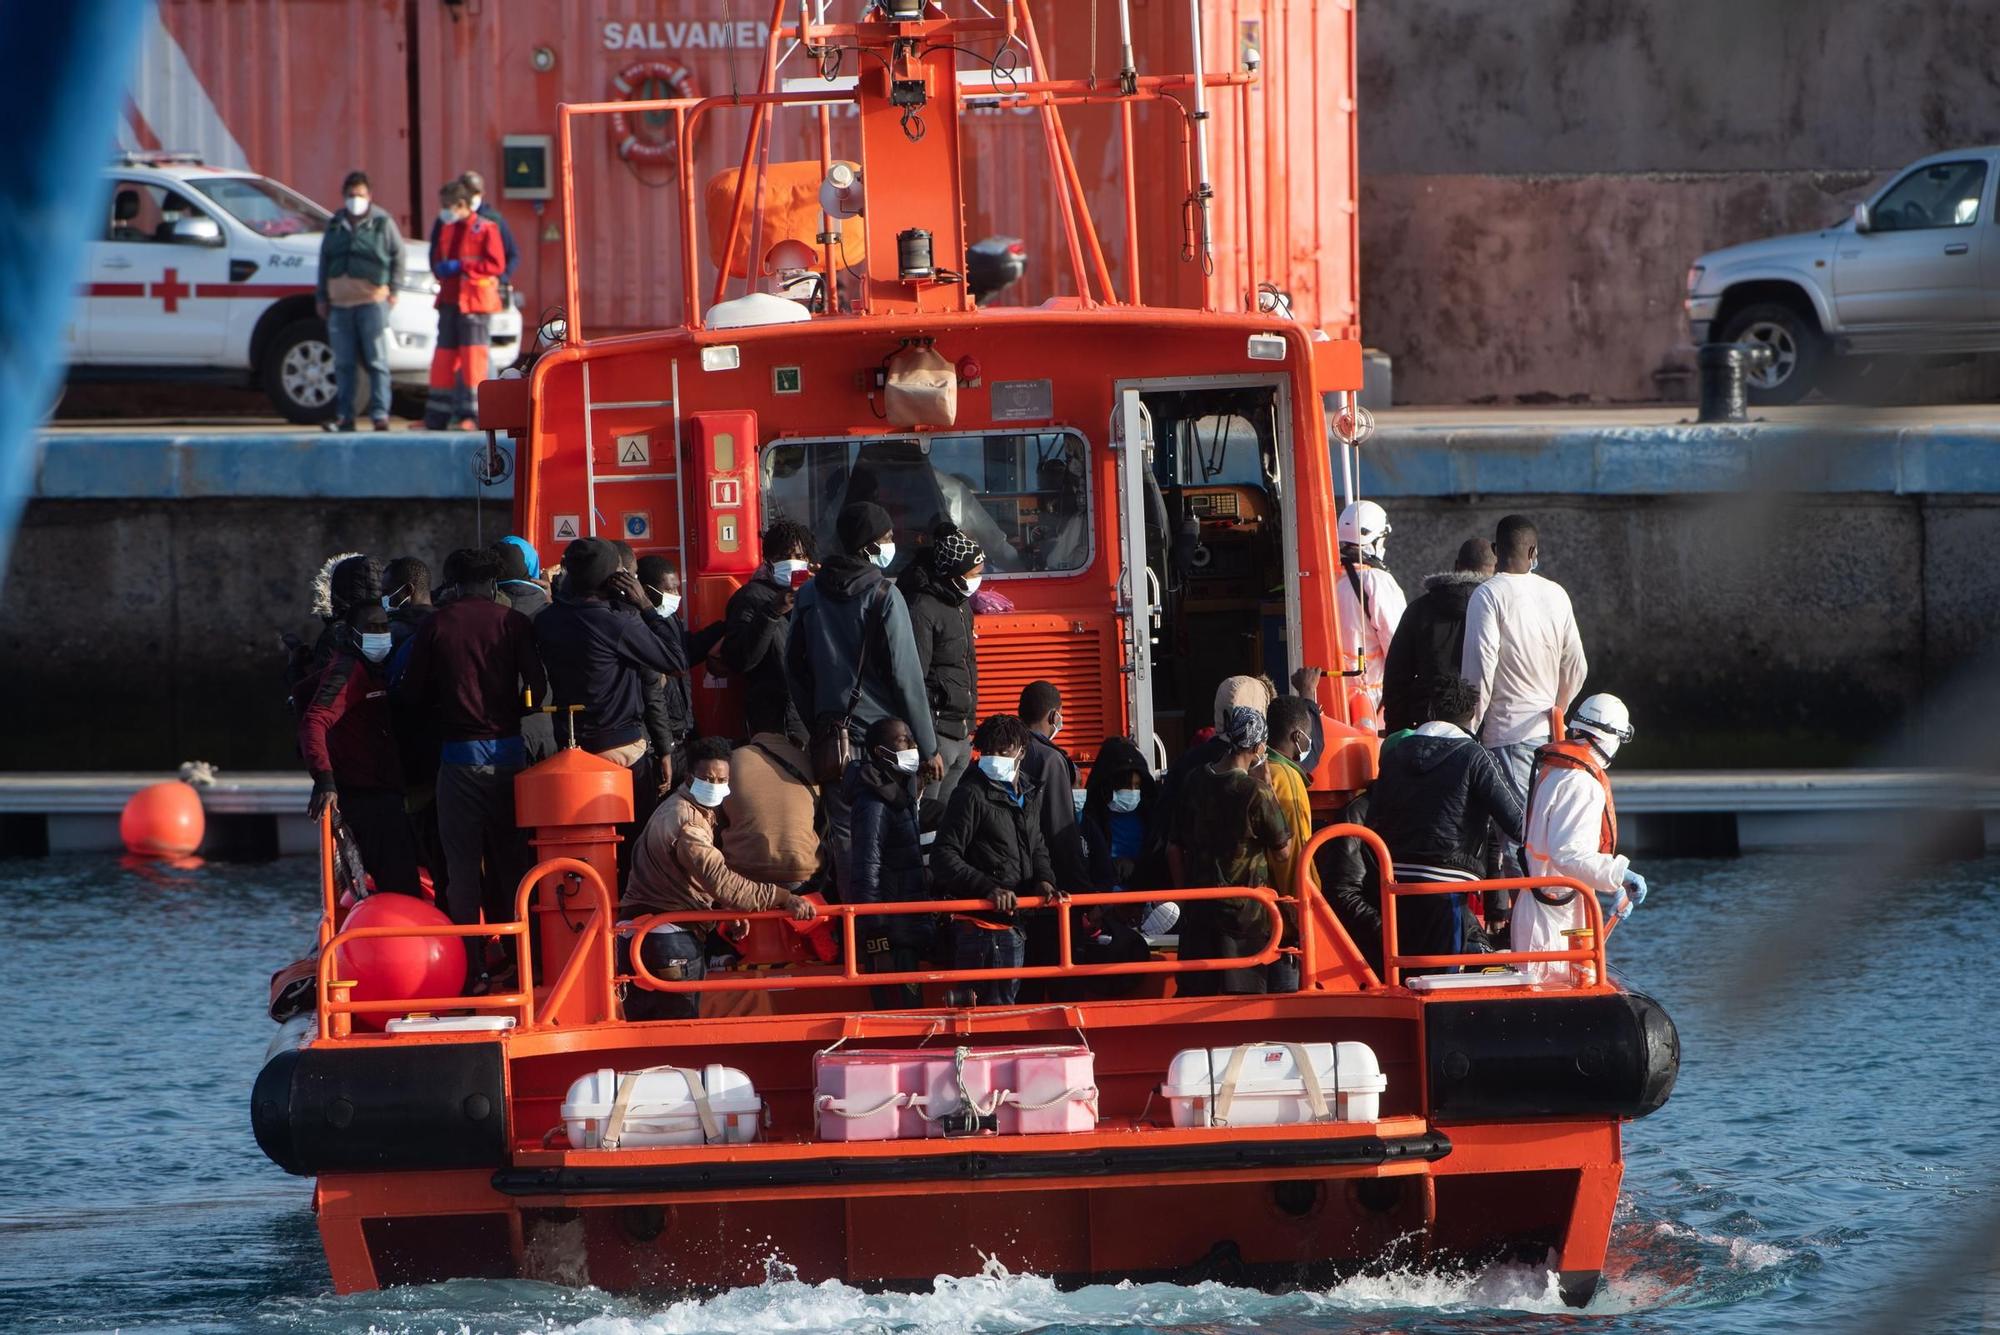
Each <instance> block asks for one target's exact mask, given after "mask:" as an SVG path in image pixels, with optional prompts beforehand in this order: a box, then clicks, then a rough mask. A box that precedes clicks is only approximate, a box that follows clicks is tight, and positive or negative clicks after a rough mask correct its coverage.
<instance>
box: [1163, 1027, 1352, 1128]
mask: <svg viewBox="0 0 2000 1335" xmlns="http://www.w3.org/2000/svg"><path fill="white" fill-rule="evenodd" d="M1388 1087H1389V1077H1387V1076H1385V1075H1383V1074H1382V1067H1381V1064H1380V1063H1378V1062H1377V1061H1376V1060H1375V1051H1374V1049H1373V1048H1370V1047H1369V1046H1368V1045H1367V1044H1366V1043H1244V1044H1241V1045H1239V1046H1237V1047H1233V1048H1188V1049H1186V1050H1185V1051H1183V1052H1180V1053H1179V1054H1177V1055H1176V1056H1175V1057H1174V1060H1173V1064H1172V1065H1170V1066H1169V1067H1168V1068H1167V1081H1166V1083H1165V1084H1164V1085H1162V1086H1161V1087H1160V1093H1161V1094H1162V1095H1164V1096H1165V1097H1166V1100H1167V1105H1168V1106H1169V1107H1170V1108H1172V1109H1173V1116H1174V1125H1175V1126H1177V1127H1186V1126H1278V1125H1281V1124H1287V1123H1292V1122H1373V1121H1375V1120H1376V1119H1377V1117H1378V1116H1379V1113H1380V1108H1381V1099H1382V1092H1383V1091H1384V1090H1386V1089H1387V1088H1388Z"/></svg>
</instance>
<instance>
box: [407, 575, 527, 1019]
mask: <svg viewBox="0 0 2000 1335" xmlns="http://www.w3.org/2000/svg"><path fill="white" fill-rule="evenodd" d="M499 578H500V558H499V557H497V556H495V555H494V554H493V553H492V552H491V551H488V550H469V549H468V550H464V551H457V552H453V553H452V554H451V557H450V559H449V560H447V561H446V562H445V581H446V583H447V584H449V585H452V586H455V587H456V589H457V594H456V596H455V597H453V598H452V600H451V601H450V602H448V603H445V604H444V605H443V606H441V607H439V608H438V610H437V611H436V612H435V613H434V614H433V615H432V616H431V617H430V619H429V620H427V621H425V622H424V624H423V625H422V626H421V627H419V628H418V630H417V633H416V634H415V635H413V636H411V637H410V655H409V660H408V662H407V663H406V664H405V666H404V668H403V673H402V675H401V677H399V678H398V679H397V682H396V685H395V688H394V696H393V698H395V699H396V700H397V701H398V703H399V704H406V705H407V708H408V709H409V710H410V711H411V712H413V713H414V714H417V715H419V716H421V717H424V718H428V719H430V720H432V721H433V722H434V724H435V726H436V727H437V731H438V737H439V740H440V741H441V743H442V745H441V747H440V749H439V762H438V771H437V812H438V833H439V837H440V839H441V840H442V842H443V844H444V859H445V865H446V868H447V879H448V882H449V896H448V899H447V904H446V909H447V912H449V913H450V914H451V920H452V921H453V922H456V923H475V922H478V921H479V920H480V914H481V911H482V909H483V910H484V913H485V916H486V920H487V921H488V922H511V921H512V920H513V917H514V890H515V887H516V884H517V883H518V882H519V880H520V878H521V875H522V873H523V872H525V871H526V870H527V855H528V847H527V840H526V837H525V835H524V834H523V832H522V831H521V830H520V829H519V828H517V827H516V826H515V824H514V776H515V775H516V774H518V773H519V772H520V771H521V769H522V767H523V766H525V765H526V764H527V748H526V747H525V746H524V745H523V744H522V741H521V716H522V714H523V713H525V712H526V710H527V708H528V707H529V706H528V704H527V701H528V700H529V699H532V700H533V701H534V703H535V704H537V705H539V704H540V703H541V700H542V697H543V696H544V695H545V694H547V692H548V675H547V674H546V673H545V672H544V671H543V670H542V660H541V656H540V655H539V654H537V653H536V652H535V628H534V625H533V624H532V623H531V622H530V621H529V620H528V618H526V617H524V616H522V615H521V614H520V613H519V612H516V611H514V610H513V609H512V608H510V607H505V606H503V605H502V604H501V603H500V602H499V591H498V589H497V587H496V585H497V583H498V580H499ZM467 951H468V954H469V956H470V960H469V963H470V968H471V973H472V977H471V978H470V979H469V980H468V981H469V982H471V983H473V984H474V985H477V984H478V983H479V982H480V977H479V976H480V975H481V974H482V973H483V972H484V970H483V968H482V967H481V959H480V954H479V946H478V944H477V941H476V939H473V938H468V941H467Z"/></svg>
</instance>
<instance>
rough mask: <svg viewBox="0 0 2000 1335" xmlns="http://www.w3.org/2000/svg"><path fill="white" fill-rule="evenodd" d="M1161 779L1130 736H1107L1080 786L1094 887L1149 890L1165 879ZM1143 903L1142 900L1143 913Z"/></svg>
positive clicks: (1084, 829) (1082, 825)
mask: <svg viewBox="0 0 2000 1335" xmlns="http://www.w3.org/2000/svg"><path fill="white" fill-rule="evenodd" d="M1159 794H1160V785H1159V783H1158V781H1157V780H1155V779H1154V778H1153V774H1152V770H1151V769H1150V768H1149V767H1148V766H1147V764H1146V757H1145V754H1144V753H1143V752H1142V751H1140V750H1139V748H1138V746H1137V745H1136V744H1135V743H1134V742H1133V741H1132V739H1131V738H1129V737H1107V738H1105V739H1104V745H1103V746H1102V747H1100V748H1098V752H1097V759H1096V761H1095V762H1093V763H1092V765H1091V767H1090V782H1089V783H1088V784H1087V785H1086V786H1085V788H1084V797H1083V818H1082V820H1081V821H1080V822H1079V824H1080V825H1081V827H1082V830H1083V845H1084V852H1085V856H1086V857H1087V858H1088V859H1089V863H1090V886H1091V889H1093V890H1099V891H1107V892H1108V891H1113V890H1149V889H1152V888H1154V887H1156V886H1162V885H1165V884H1166V880H1165V874H1166V869H1165V866H1164V864H1163V859H1164V857H1165V834H1164V832H1163V831H1162V830H1161V828H1160V823H1159V814H1160V800H1159ZM1146 909H1147V906H1145V905H1140V906H1139V909H1138V916H1140V917H1143V916H1144V914H1145V912H1146Z"/></svg>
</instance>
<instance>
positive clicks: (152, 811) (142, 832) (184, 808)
mask: <svg viewBox="0 0 2000 1335" xmlns="http://www.w3.org/2000/svg"><path fill="white" fill-rule="evenodd" d="M206 824H207V822H206V819H205V818H204V816H203V814H202V809H201V795H200V794H199V793H197V792H195V790H194V789H193V788H192V787H190V786H189V785H187V784H185V783H181V782H179V781H178V780H171V779H170V780H168V781H167V782H165V783H154V784H148V785H147V786H146V787H144V788H141V789H140V790H139V791H138V792H136V793H134V794H132V796H131V799H130V800H129V801H127V802H126V803H125V810H124V811H123V812H121V813H120V814H119V816H118V838H119V840H120V842H122V843H123V844H124V845H125V851H126V852H128V853H133V854H137V855H138V856H140V857H153V858H180V857H186V856H188V855H189V854H191V853H193V852H194V851H195V850H196V849H197V848H200V847H201V836H202V833H203V831H204V829H205V828H206Z"/></svg>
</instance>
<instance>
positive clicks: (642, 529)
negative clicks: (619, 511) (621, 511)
mask: <svg viewBox="0 0 2000 1335" xmlns="http://www.w3.org/2000/svg"><path fill="white" fill-rule="evenodd" d="M624 528H625V537H626V540H627V541H629V542H638V541H640V540H642V539H645V538H650V537H652V536H653V516H652V515H651V514H649V513H648V512H646V511H644V510H627V511H626V512H625V523H624Z"/></svg>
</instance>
